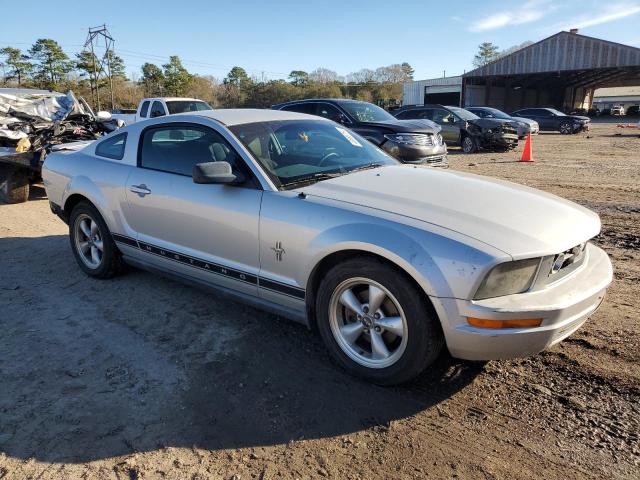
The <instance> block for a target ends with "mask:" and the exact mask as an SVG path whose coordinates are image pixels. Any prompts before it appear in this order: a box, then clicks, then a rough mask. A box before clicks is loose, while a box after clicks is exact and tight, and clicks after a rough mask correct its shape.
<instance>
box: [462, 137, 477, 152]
mask: <svg viewBox="0 0 640 480" xmlns="http://www.w3.org/2000/svg"><path fill="white" fill-rule="evenodd" d="M477 151H478V142H477V141H476V140H475V139H474V138H473V137H470V136H469V135H465V136H464V137H462V153H475V152H477Z"/></svg>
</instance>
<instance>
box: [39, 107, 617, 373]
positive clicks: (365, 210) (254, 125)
mask: <svg viewBox="0 0 640 480" xmlns="http://www.w3.org/2000/svg"><path fill="white" fill-rule="evenodd" d="M42 176H43V178H44V182H45V187H46V190H47V194H48V196H49V199H50V202H51V208H52V210H53V212H54V213H56V214H58V215H59V216H60V217H61V218H62V219H63V220H65V221H66V222H67V223H68V224H69V236H70V240H71V248H72V250H73V253H74V255H75V257H76V260H77V262H78V265H79V266H80V268H81V269H82V270H84V271H85V272H86V273H87V274H88V275H90V276H92V277H96V278H109V277H112V276H114V275H116V274H117V273H119V272H121V270H122V266H123V264H124V263H128V264H131V265H134V266H138V267H141V268H144V269H148V270H155V271H160V272H163V273H169V274H172V275H174V276H175V277H178V278H180V279H183V280H185V281H188V282H192V283H196V284H200V285H202V286H206V287H213V288H215V289H217V290H221V291H223V292H225V293H228V294H231V295H233V296H234V297H236V298H239V299H241V300H243V301H246V302H249V303H251V304H253V305H255V306H258V307H260V308H264V309H267V310H270V311H272V312H276V313H277V314H280V315H284V316H287V317H290V318H292V319H295V320H298V321H301V322H304V323H306V324H307V325H309V326H310V327H311V328H313V329H314V330H316V331H317V332H319V334H320V335H321V337H322V339H323V341H324V342H325V344H326V346H327V348H328V349H329V351H330V353H331V355H332V356H333V358H334V359H335V360H336V361H337V362H338V363H339V364H341V365H342V366H343V367H345V368H346V369H347V370H348V371H350V372H351V373H353V374H356V375H359V376H362V377H364V378H366V379H368V380H370V381H373V382H376V383H379V384H395V383H400V382H404V381H407V380H409V379H411V378H413V377H414V376H416V375H418V374H419V373H420V372H422V371H423V370H424V369H425V368H427V367H428V366H429V364H431V363H432V362H433V361H434V359H435V358H436V357H437V355H438V354H439V352H440V351H441V349H442V348H443V346H444V345H446V347H447V348H448V350H449V351H450V352H451V354H452V355H453V356H455V357H459V358H464V359H472V360H488V359H500V358H510V357H516V356H524V355H530V354H535V353H537V352H539V351H541V350H543V349H545V348H546V347H548V346H550V345H553V344H555V343H557V342H559V341H561V340H562V339H563V338H565V337H567V336H568V335H570V334H571V333H572V332H574V331H575V330H576V329H577V328H579V327H580V326H581V325H582V324H583V323H584V322H585V320H586V319H587V317H588V316H589V315H590V314H592V313H593V312H594V311H595V310H596V308H597V307H598V306H599V305H600V303H601V302H602V299H603V298H604V295H605V290H606V288H607V286H608V285H609V283H610V282H611V279H612V268H611V263H610V261H609V258H608V257H607V255H606V254H605V253H604V252H603V251H602V250H601V249H600V248H598V247H596V246H595V245H593V244H591V243H589V240H590V239H591V238H593V237H594V236H595V235H597V234H598V232H599V230H600V220H599V218H598V216H597V215H596V214H595V213H593V212H591V211H589V210H587V209H585V208H582V207H580V206H578V205H576V204H574V203H571V202H569V201H566V200H563V199H561V198H558V197H555V196H553V195H550V194H547V193H543V192H540V191H537V190H533V189H531V188H527V187H523V186H520V185H515V184H511V183H507V182H503V181H498V180H493V179H489V178H485V177H480V176H476V175H470V174H464V173H456V172H448V171H440V170H436V169H430V168H422V167H415V166H410V165H401V164H399V163H398V162H397V161H396V160H394V159H392V158H391V157H389V156H388V155H387V154H386V153H384V152H383V151H381V150H379V149H378V148H376V147H374V146H373V145H372V144H370V143H369V142H367V141H366V140H364V139H363V138H362V137H360V136H358V135H357V134H356V133H354V132H351V131H349V130H347V129H345V128H344V127H343V126H342V125H338V124H336V123H333V122H331V121H329V120H325V119H322V118H319V117H312V116H309V115H304V114H299V113H293V112H283V111H274V110H215V111H203V112H197V114H181V115H176V116H171V117H164V118H156V119H153V120H149V121H145V122H141V123H135V124H133V125H130V126H128V127H125V128H123V129H121V130H118V131H116V132H114V133H112V134H110V135H108V136H106V137H104V138H103V139H101V140H99V141H96V142H94V143H92V144H90V145H88V146H86V147H85V148H83V149H81V150H79V151H63V150H61V151H57V152H54V153H52V154H51V155H49V157H47V160H46V161H45V164H44V167H43V169H42Z"/></svg>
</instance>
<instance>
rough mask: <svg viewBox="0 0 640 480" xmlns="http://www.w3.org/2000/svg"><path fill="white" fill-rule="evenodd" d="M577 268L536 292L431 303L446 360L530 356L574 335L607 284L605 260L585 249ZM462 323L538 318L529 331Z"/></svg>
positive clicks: (596, 251) (591, 248)
mask: <svg viewBox="0 0 640 480" xmlns="http://www.w3.org/2000/svg"><path fill="white" fill-rule="evenodd" d="M586 253H587V255H588V257H587V259H586V261H585V262H584V263H583V265H582V266H581V267H580V268H579V269H578V270H576V271H575V272H573V273H572V274H570V275H567V276H566V277H565V278H563V279H562V280H559V281H557V282H556V283H553V284H551V285H549V286H548V287H547V288H544V289H542V290H538V291H533V292H527V293H520V294H515V295H506V296H503V297H497V298H490V299H486V300H477V301H474V300H460V299H455V298H432V301H433V304H434V307H435V308H436V311H437V313H438V315H439V317H440V320H441V323H442V328H443V331H444V335H445V340H446V342H447V347H448V348H449V351H450V352H451V355H453V356H454V357H457V358H462V359H466V360H495V359H505V358H515V357H525V356H528V355H533V354H536V353H538V352H541V351H542V350H544V349H546V348H547V347H549V346H551V345H554V344H556V343H558V342H560V341H562V340H563V339H565V338H566V337H568V336H569V335H571V334H572V333H573V332H575V331H576V330H577V329H578V328H580V326H582V324H583V323H584V322H585V321H586V320H587V318H588V317H589V316H590V315H591V314H592V313H593V312H595V311H596V309H597V308H598V307H599V306H600V304H601V303H602V300H603V299H604V296H605V292H606V289H607V286H608V285H609V284H610V283H611V280H612V279H613V269H612V267H611V261H610V260H609V257H608V256H607V254H606V253H605V252H604V251H603V250H602V249H600V248H598V247H596V246H595V245H592V244H588V247H587V252H586ZM467 317H474V318H482V319H487V320H507V319H530V318H541V319H542V324H541V326H539V327H535V328H505V329H490V328H477V327H472V326H471V325H469V324H468V323H467Z"/></svg>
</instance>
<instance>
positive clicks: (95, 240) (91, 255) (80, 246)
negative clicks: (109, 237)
mask: <svg viewBox="0 0 640 480" xmlns="http://www.w3.org/2000/svg"><path fill="white" fill-rule="evenodd" d="M74 230H75V231H74V238H75V245H76V250H77V252H78V255H79V256H80V259H81V260H82V262H83V263H84V264H85V265H86V266H87V267H89V268H91V269H96V268H98V267H99V266H100V264H101V263H102V257H103V254H104V243H103V241H102V233H101V232H100V227H99V226H98V223H97V222H96V221H95V220H93V219H92V218H91V217H90V216H89V215H87V214H85V213H82V214H80V215H78V217H77V218H76V220H75V224H74Z"/></svg>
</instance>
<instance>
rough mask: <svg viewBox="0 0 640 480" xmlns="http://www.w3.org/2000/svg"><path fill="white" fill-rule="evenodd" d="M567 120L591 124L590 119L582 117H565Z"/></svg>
mask: <svg viewBox="0 0 640 480" xmlns="http://www.w3.org/2000/svg"><path fill="white" fill-rule="evenodd" d="M565 118H567V119H570V120H580V121H581V122H590V121H591V119H590V118H589V117H583V116H582V115H565Z"/></svg>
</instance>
